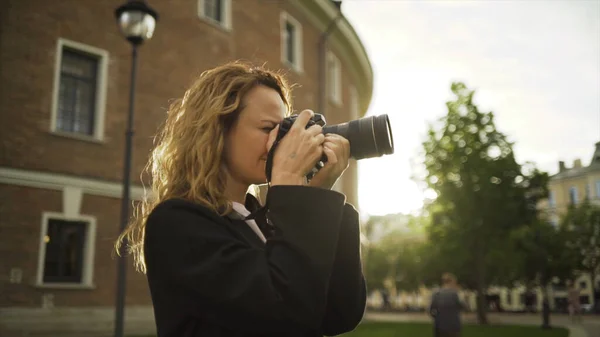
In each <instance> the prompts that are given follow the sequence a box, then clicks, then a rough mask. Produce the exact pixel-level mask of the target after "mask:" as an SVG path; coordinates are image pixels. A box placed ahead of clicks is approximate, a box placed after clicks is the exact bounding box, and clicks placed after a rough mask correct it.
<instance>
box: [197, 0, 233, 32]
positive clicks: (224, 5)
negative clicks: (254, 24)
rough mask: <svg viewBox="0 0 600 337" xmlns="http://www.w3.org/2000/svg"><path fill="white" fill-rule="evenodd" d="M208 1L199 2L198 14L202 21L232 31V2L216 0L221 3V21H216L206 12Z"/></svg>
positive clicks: (200, 0) (229, 0) (201, 0)
mask: <svg viewBox="0 0 600 337" xmlns="http://www.w3.org/2000/svg"><path fill="white" fill-rule="evenodd" d="M205 1H206V0H198V7H197V14H198V18H200V20H203V21H205V22H207V23H210V24H211V25H214V26H216V27H218V28H221V29H223V30H225V31H231V29H232V24H231V0H215V1H220V2H221V13H220V14H221V20H220V21H219V20H216V19H214V18H212V17H210V16H208V15H206V12H205V11H204V5H205Z"/></svg>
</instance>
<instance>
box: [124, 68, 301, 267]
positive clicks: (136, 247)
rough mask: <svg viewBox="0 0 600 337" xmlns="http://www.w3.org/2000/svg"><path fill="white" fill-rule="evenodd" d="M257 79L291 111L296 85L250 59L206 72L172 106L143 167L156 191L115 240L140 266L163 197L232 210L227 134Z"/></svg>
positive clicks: (142, 204)
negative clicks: (151, 221)
mask: <svg viewBox="0 0 600 337" xmlns="http://www.w3.org/2000/svg"><path fill="white" fill-rule="evenodd" d="M257 85H264V86H267V87H269V88H272V89H274V90H275V91H277V92H278V93H279V95H280V96H281V99H282V100H283V102H284V104H285V106H286V107H287V113H288V114H289V112H290V110H291V103H290V87H289V86H288V84H287V82H286V81H285V79H284V77H283V76H282V75H281V74H279V73H278V72H273V71H270V70H268V69H266V68H264V67H258V66H253V65H251V64H248V63H244V62H232V63H227V64H224V65H221V66H218V67H216V68H213V69H211V70H208V71H205V72H203V73H202V74H201V75H200V76H199V77H198V78H197V79H196V80H195V81H194V82H193V84H192V85H191V87H190V88H189V89H188V90H187V91H186V92H185V94H184V96H183V98H179V99H177V100H175V101H174V102H173V103H172V104H171V106H170V107H169V110H168V112H167V119H166V121H165V122H164V124H163V125H162V128H161V129H160V130H159V133H158V134H157V136H156V137H155V140H154V145H155V146H154V149H153V151H152V154H151V156H150V158H149V161H148V163H147V165H146V167H145V169H144V172H143V173H142V175H144V173H147V174H149V175H150V177H151V191H152V195H151V196H148V195H145V196H144V197H143V199H142V200H141V201H140V202H139V203H138V204H137V205H136V207H135V212H134V215H133V217H132V219H131V221H130V223H129V224H128V226H127V228H126V229H125V230H124V231H123V232H122V233H121V234H120V235H119V237H118V239H117V241H116V243H115V250H116V252H117V254H119V255H120V253H121V249H122V247H123V245H124V244H125V245H126V246H127V250H128V252H129V253H130V254H132V255H133V257H134V264H135V267H136V269H137V270H138V271H140V272H142V273H145V272H146V263H145V259H144V236H145V227H146V220H147V218H148V215H149V214H150V213H151V212H152V210H153V209H154V207H155V206H156V205H158V204H159V203H161V202H163V201H165V200H168V199H174V198H177V199H186V200H190V201H193V202H196V203H199V204H201V205H203V206H206V207H208V208H210V209H212V210H213V211H215V212H217V213H219V214H221V215H224V214H227V213H229V212H230V211H231V204H230V202H229V200H228V199H227V198H226V197H225V194H224V192H225V183H226V176H225V173H224V172H225V171H224V170H222V169H221V166H222V163H223V148H224V144H225V136H226V134H227V132H228V131H229V129H230V128H231V126H232V125H233V123H234V122H235V121H236V119H237V118H238V116H239V113H240V111H241V110H242V109H243V108H244V106H243V103H244V102H243V98H244V96H245V94H246V93H248V91H250V90H251V89H252V88H254V87H255V86H257ZM142 181H143V178H142Z"/></svg>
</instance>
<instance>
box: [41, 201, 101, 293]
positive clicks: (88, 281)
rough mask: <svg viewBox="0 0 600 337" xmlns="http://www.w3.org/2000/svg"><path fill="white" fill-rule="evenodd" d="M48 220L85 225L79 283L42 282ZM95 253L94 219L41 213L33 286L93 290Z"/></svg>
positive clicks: (84, 216)
mask: <svg viewBox="0 0 600 337" xmlns="http://www.w3.org/2000/svg"><path fill="white" fill-rule="evenodd" d="M50 220H62V221H73V222H83V223H85V225H86V232H85V239H84V240H85V241H84V244H83V252H82V254H83V262H82V268H81V281H80V282H44V268H45V263H46V242H45V237H46V235H47V233H48V227H49V223H50ZM95 252H96V218H95V217H93V216H89V215H78V216H66V215H65V214H63V213H55V212H43V213H42V221H41V226H40V239H39V251H38V266H37V274H36V281H35V285H36V286H37V287H40V288H72V289H76V288H83V289H85V288H94V287H95V286H94V284H93V278H94V257H95Z"/></svg>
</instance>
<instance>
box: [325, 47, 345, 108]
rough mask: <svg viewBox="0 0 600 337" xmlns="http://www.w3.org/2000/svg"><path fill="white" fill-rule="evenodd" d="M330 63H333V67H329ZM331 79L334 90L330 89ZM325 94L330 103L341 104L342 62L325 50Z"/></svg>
mask: <svg viewBox="0 0 600 337" xmlns="http://www.w3.org/2000/svg"><path fill="white" fill-rule="evenodd" d="M332 63H333V64H334V68H333V69H331V68H330V65H331V64H332ZM332 73H333V74H332ZM332 81H333V82H335V88H336V89H337V90H336V91H335V92H333V91H332V90H331V84H332ZM327 96H328V97H329V101H330V102H331V103H333V104H335V105H338V106H340V105H342V63H341V62H340V59H339V58H338V57H337V56H336V55H335V54H334V53H332V52H327Z"/></svg>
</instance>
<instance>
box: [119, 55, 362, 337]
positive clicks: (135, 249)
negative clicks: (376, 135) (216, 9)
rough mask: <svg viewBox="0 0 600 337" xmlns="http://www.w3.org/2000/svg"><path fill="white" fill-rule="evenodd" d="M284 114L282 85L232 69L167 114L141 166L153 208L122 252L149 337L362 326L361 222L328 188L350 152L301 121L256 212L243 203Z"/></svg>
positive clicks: (319, 331) (216, 72)
mask: <svg viewBox="0 0 600 337" xmlns="http://www.w3.org/2000/svg"><path fill="white" fill-rule="evenodd" d="M290 111H291V105H290V98H289V87H288V85H287V84H286V82H285V80H284V79H283V78H282V77H281V76H280V75H278V74H277V73H274V72H271V71H269V70H266V69H264V68H260V67H251V66H248V65H245V64H241V63H230V64H226V65H223V66H220V67H217V68H214V69H212V70H209V71H206V72H204V73H203V74H202V75H201V76H200V77H199V78H198V79H197V80H196V81H195V82H194V83H193V84H192V86H191V87H190V88H189V90H187V91H186V93H185V95H184V96H183V98H181V99H179V100H177V101H175V102H174V103H173V104H172V105H171V107H170V109H169V111H168V114H167V119H166V122H165V123H164V125H163V126H162V129H161V130H160V133H159V135H158V137H157V140H156V144H155V148H154V150H153V152H152V155H151V158H150V161H149V163H148V168H149V170H150V173H151V178H152V191H153V196H152V197H153V198H152V199H151V200H145V201H143V202H142V204H141V205H140V208H139V211H138V212H137V214H136V217H134V219H133V220H132V222H131V223H130V225H129V226H128V228H127V229H126V230H125V231H124V232H123V233H122V234H121V236H120V237H119V240H118V242H117V250H119V248H120V245H121V243H122V242H123V241H124V239H127V242H128V244H129V250H130V252H132V254H133V256H134V260H135V262H136V266H137V267H138V269H139V270H140V271H142V272H144V273H146V275H147V279H148V284H149V287H150V293H151V297H152V302H153V306H154V314H155V320H156V325H157V331H158V336H160V337H175V336H177V337H184V336H190V337H191V336H195V337H199V336H220V337H225V336H236V337H246V336H255V337H258V336H261V337H263V336H265V337H266V336H278V337H288V336H289V337H316V336H322V335H337V334H341V333H344V332H347V331H350V330H353V329H354V328H355V327H356V326H357V325H358V323H359V322H360V320H361V318H362V316H363V313H364V309H365V302H366V290H365V282H364V278H363V275H362V271H361V262H360V243H359V220H358V213H357V212H356V210H355V209H354V207H353V206H351V205H349V204H347V203H345V196H344V195H343V194H341V193H338V192H335V191H332V190H331V188H332V186H333V185H334V183H335V182H336V181H337V179H338V178H339V177H340V176H341V175H342V173H343V172H344V170H345V169H346V168H347V167H348V159H349V156H350V147H349V143H348V141H347V140H346V139H344V138H343V137H340V136H338V135H334V134H327V135H323V134H322V128H321V127H320V126H318V125H314V126H311V127H309V128H306V125H307V122H308V121H309V119H310V118H311V116H312V115H313V112H312V111H310V110H304V111H302V112H301V113H300V114H299V116H298V118H297V120H296V121H295V123H294V124H293V126H292V127H291V129H290V130H289V132H288V133H287V134H286V135H285V136H284V137H283V138H282V139H281V141H280V142H279V143H278V146H277V147H276V150H275V151H274V156H273V160H272V171H271V172H272V173H271V177H272V179H271V181H270V185H269V190H268V194H267V198H266V199H267V200H266V204H265V205H264V208H261V207H263V206H262V205H260V204H259V202H258V200H257V199H256V198H255V197H254V196H253V195H251V194H248V193H247V192H248V191H249V188H250V187H251V186H254V185H258V184H265V182H266V175H265V163H266V159H267V155H268V153H269V149H270V147H271V145H272V144H273V142H274V140H275V137H276V134H277V129H278V125H279V123H280V122H281V121H282V119H283V118H284V117H286V116H288V115H289V114H290ZM322 155H325V156H326V157H327V162H326V164H325V166H324V167H323V168H322V169H321V170H319V171H318V172H317V173H316V175H315V176H314V177H313V178H312V179H311V180H310V182H307V179H306V175H307V174H308V173H309V172H310V171H311V170H312V169H313V167H315V164H316V163H317V162H318V161H319V160H320V158H321V156H322ZM259 209H266V210H267V212H257V211H258V210H259ZM250 214H253V215H255V214H258V215H256V216H250V217H248V215H250Z"/></svg>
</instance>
